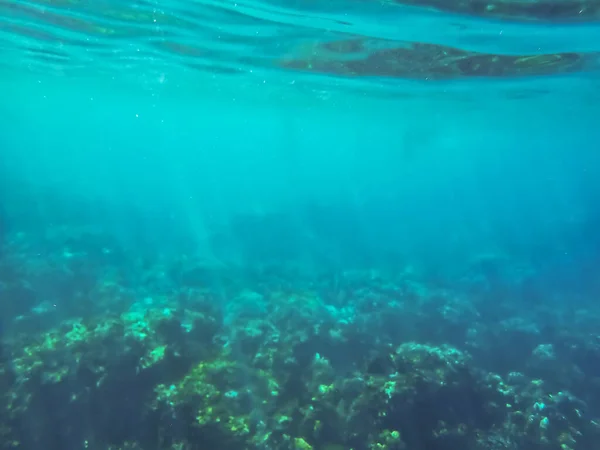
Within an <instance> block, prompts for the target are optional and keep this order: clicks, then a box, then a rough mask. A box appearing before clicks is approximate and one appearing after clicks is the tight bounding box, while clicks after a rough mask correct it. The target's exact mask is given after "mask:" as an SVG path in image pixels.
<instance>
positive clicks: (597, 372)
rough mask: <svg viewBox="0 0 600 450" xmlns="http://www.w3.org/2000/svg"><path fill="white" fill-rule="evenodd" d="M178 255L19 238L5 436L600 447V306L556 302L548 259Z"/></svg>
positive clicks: (46, 233) (53, 236)
mask: <svg viewBox="0 0 600 450" xmlns="http://www.w3.org/2000/svg"><path fill="white" fill-rule="evenodd" d="M174 255H175V254H173V256H167V255H166V254H161V253H160V252H147V253H146V254H137V253H135V252H128V251H127V250H126V249H125V248H124V247H123V246H121V245H120V244H119V242H118V241H117V240H115V239H114V238H113V237H112V236H110V235H109V234H107V233H102V232H97V231H93V230H91V229H89V228H86V227H83V226H75V225H73V226H59V225H48V226H47V227H45V229H44V230H43V233H42V232H41V231H40V232H38V235H35V233H34V232H32V231H18V230H12V231H11V232H10V233H7V235H6V236H5V242H4V245H3V247H2V254H1V259H0V296H1V302H0V313H1V317H2V320H3V322H4V323H3V327H4V329H3V334H4V335H3V338H2V339H3V341H2V347H1V354H0V357H1V365H0V386H1V390H0V395H2V402H1V403H0V446H1V448H5V449H9V448H22V449H44V450H71V449H144V450H154V449H206V450H234V449H235V450H239V449H244V450H251V449H282V450H284V449H285V450H287V449H296V450H309V449H315V450H350V449H354V450H367V449H380V450H383V449H389V450H391V449H410V450H450V449H452V450H459V449H460V450H484V449H485V450H500V449H523V450H529V449H535V450H575V449H590V450H592V449H597V448H598V442H600V418H599V417H600V339H599V338H598V323H599V321H600V312H599V310H598V306H597V304H595V303H594V302H593V299H590V300H589V301H587V302H586V301H585V299H583V300H582V299H581V298H572V299H570V301H566V300H569V299H566V298H564V297H565V295H568V294H565V293H556V292H554V293H546V294H540V292H542V293H543V292H544V291H543V289H542V290H540V289H539V286H540V285H539V284H537V285H536V284H535V268H532V267H524V266H522V265H517V264H516V263H514V262H512V261H511V260H510V259H507V258H504V257H501V256H498V255H493V254H491V255H490V254H488V255H481V256H480V257H478V258H475V259H474V260H473V261H472V264H470V265H469V267H468V270H466V271H465V272H464V273H463V276H462V278H461V279H459V280H454V281H453V282H451V283H450V282H448V281H444V280H443V279H442V278H440V279H436V278H435V277H431V276H428V277H426V276H423V275H422V274H419V272H418V271H414V270H410V268H409V267H404V268H403V269H400V268H396V269H389V268H388V269H386V270H379V271H378V270H374V269H373V270H367V269H361V270H342V269H339V268H337V269H335V270H333V269H314V268H313V269H311V270H310V271H303V270H302V269H301V268H299V267H295V266H294V265H293V264H287V265H286V264H273V265H266V264H264V265H256V267H254V268H252V269H250V268H248V267H244V268H241V267H236V266H235V265H222V266H215V265H214V264H207V263H206V261H203V260H201V259H199V258H195V257H193V256H190V255H186V254H184V253H182V254H177V256H174ZM537 281H538V282H539V280H537ZM536 286H537V288H536ZM559 294H560V295H559ZM573 295H575V294H573ZM574 304H577V305H579V306H578V307H574V306H573V305H574Z"/></svg>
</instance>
